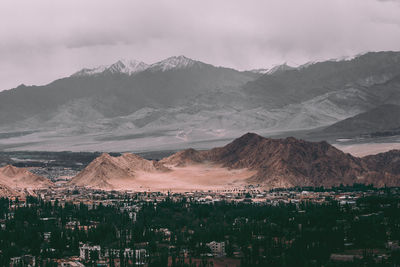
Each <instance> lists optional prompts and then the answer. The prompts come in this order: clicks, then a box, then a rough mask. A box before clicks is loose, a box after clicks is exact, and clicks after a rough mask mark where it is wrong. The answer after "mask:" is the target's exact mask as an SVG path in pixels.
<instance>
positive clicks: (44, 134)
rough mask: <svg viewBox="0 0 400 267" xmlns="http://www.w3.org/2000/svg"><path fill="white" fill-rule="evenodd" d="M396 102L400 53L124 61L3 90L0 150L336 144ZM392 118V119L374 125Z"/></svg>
mask: <svg viewBox="0 0 400 267" xmlns="http://www.w3.org/2000/svg"><path fill="white" fill-rule="evenodd" d="M399 104H400V52H371V53H366V54H363V55H359V56H356V57H354V58H351V59H342V60H329V61H323V62H312V63H309V64H305V65H302V66H299V67H291V66H288V65H287V64H282V65H278V66H275V67H274V68H272V69H269V70H265V69H264V70H253V71H238V70H234V69H231V68H224V67H216V66H213V65H210V64H207V63H203V62H200V61H197V60H193V59H189V58H187V57H184V56H176V57H170V58H167V59H165V60H162V61H160V62H157V63H154V64H146V63H144V62H139V61H136V60H119V61H117V62H116V63H114V64H111V65H108V66H100V67H96V68H90V69H89V68H85V69H82V70H80V71H78V72H76V73H74V74H72V75H71V76H69V77H65V78H62V79H59V80H56V81H54V82H52V83H50V84H47V85H44V86H25V85H21V86H19V87H17V88H14V89H10V90H6V91H1V92H0V149H13V150H53V151H57V150H58V151H60V150H72V151H84V150H88V151H150V150H169V149H174V150H176V149H182V148H185V147H188V146H190V147H195V148H202V149H206V148H211V147H214V146H216V145H221V144H223V143H226V142H227V141H228V140H232V139H233V138H234V137H236V136H238V135H242V134H243V133H245V132H248V131H257V132H259V133H261V134H263V135H275V134H279V133H285V134H286V135H293V136H301V135H298V132H299V131H311V132H313V133H314V132H315V133H316V134H310V135H302V136H301V137H302V138H305V139H309V140H323V139H325V138H326V137H327V136H329V138H330V140H335V139H336V138H341V137H343V133H350V132H352V136H357V135H358V134H364V135H365V134H373V133H374V132H376V131H375V130H374V129H373V127H372V128H371V127H370V129H365V130H366V132H365V131H362V132H356V131H352V130H351V129H350V128H351V126H350V125H351V123H349V119H350V118H352V117H354V118H355V120H358V119H360V117H355V116H358V115H360V116H361V114H363V113H366V114H367V115H366V116H364V123H366V124H365V125H367V124H368V123H369V122H366V121H365V119H366V120H368V119H369V118H370V117H369V116H368V112H375V111H374V109H377V108H379V107H381V106H382V107H385V106H386V105H399ZM378 111H379V109H378ZM389 113H390V112H389ZM388 116H390V115H388ZM371 118H372V117H371ZM346 119H348V120H347V123H346V121H344V120H346ZM336 123H339V124H337V125H336V126H334V124H336ZM340 123H341V124H340ZM371 123H372V124H373V122H371ZM396 123H397V122H396ZM372 124H371V125H372ZM394 124H395V122H394V121H393V120H391V119H390V117H388V118H387V119H386V120H383V124H382V125H381V126H380V128H379V129H378V130H379V132H381V131H383V132H387V130H390V131H391V129H395V128H396V127H397V126H396V125H394ZM338 125H339V126H338ZM340 125H341V126H340ZM330 126H331V127H332V128H329V127H330ZM335 127H336V128H335ZM337 127H339V128H340V127H344V129H341V130H340V131H339V130H337V129H338V128H337ZM399 127H400V126H399ZM325 128H326V129H325ZM323 129H325V130H323ZM334 129H336V130H334ZM321 131H322V132H321ZM392 133H393V131H392ZM394 134H396V132H394Z"/></svg>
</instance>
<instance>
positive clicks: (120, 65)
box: [107, 59, 149, 75]
mask: <svg viewBox="0 0 400 267" xmlns="http://www.w3.org/2000/svg"><path fill="white" fill-rule="evenodd" d="M148 67H149V65H147V64H146V63H144V62H142V61H138V60H126V59H121V60H118V61H117V62H116V63H114V64H112V65H110V66H109V67H108V69H107V70H108V71H110V72H111V73H126V74H129V75H132V74H134V73H137V72H141V71H144V70H145V69H147V68H148Z"/></svg>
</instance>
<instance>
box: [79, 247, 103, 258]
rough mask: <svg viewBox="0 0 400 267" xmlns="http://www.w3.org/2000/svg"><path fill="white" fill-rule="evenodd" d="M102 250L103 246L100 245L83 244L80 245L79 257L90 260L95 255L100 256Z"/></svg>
mask: <svg viewBox="0 0 400 267" xmlns="http://www.w3.org/2000/svg"><path fill="white" fill-rule="evenodd" d="M100 251H101V248H100V246H99V245H97V246H90V245H88V244H81V246H80V247H79V257H80V258H81V259H82V260H84V261H87V260H90V259H91V257H93V255H97V257H100Z"/></svg>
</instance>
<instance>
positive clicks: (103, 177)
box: [70, 153, 169, 189]
mask: <svg viewBox="0 0 400 267" xmlns="http://www.w3.org/2000/svg"><path fill="white" fill-rule="evenodd" d="M168 171H169V169H168V168H167V167H165V166H164V165H162V164H160V163H158V162H156V161H150V160H146V159H144V158H142V157H140V156H138V155H134V154H130V153H125V154H123V155H122V156H119V157H112V156H110V155H109V154H107V153H104V154H102V155H101V156H99V157H98V158H96V159H95V160H94V161H92V162H91V163H90V164H89V165H88V166H87V167H86V168H85V169H84V170H83V171H81V172H80V173H79V174H78V175H77V176H75V177H74V178H73V179H72V180H71V181H70V185H76V186H87V187H92V188H101V189H114V188H119V187H120V185H121V183H135V177H136V176H137V173H138V172H145V173H153V172H168Z"/></svg>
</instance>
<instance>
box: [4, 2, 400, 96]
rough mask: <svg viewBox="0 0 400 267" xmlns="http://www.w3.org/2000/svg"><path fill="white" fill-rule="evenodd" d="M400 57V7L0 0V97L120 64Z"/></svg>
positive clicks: (236, 64) (241, 64)
mask: <svg viewBox="0 0 400 267" xmlns="http://www.w3.org/2000/svg"><path fill="white" fill-rule="evenodd" d="M383 50H392V51H399V50H400V0H246V1H243V0H240V1H239V0H198V1H193V0H180V1H178V0H157V1H156V0H146V1H136V0H113V1H109V0H85V1H82V0H57V1H54V0H35V1H32V0H18V1H15V0H1V1H0V90H5V89H10V88H13V87H16V86H18V85H19V84H22V83H23V84H26V85H32V84H33V85H42V84H47V83H49V82H51V81H53V80H55V79H58V78H61V77H66V76H69V75H71V74H72V73H74V72H76V71H78V70H80V69H82V68H84V67H95V66H98V65H103V64H111V63H114V62H116V61H117V60H119V59H137V60H141V61H144V62H146V63H154V62H157V61H160V60H162V59H165V58H167V57H170V56H174V55H185V56H187V57H190V58H193V59H196V60H200V61H203V62H206V63H210V64H213V65H216V66H226V67H231V68H236V69H239V70H246V69H255V68H269V67H272V66H274V65H277V64H281V63H285V62H286V63H288V64H289V65H300V64H303V63H306V62H309V61H315V60H327V59H332V58H341V57H343V56H352V55H356V54H359V53H365V52H368V51H383Z"/></svg>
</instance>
